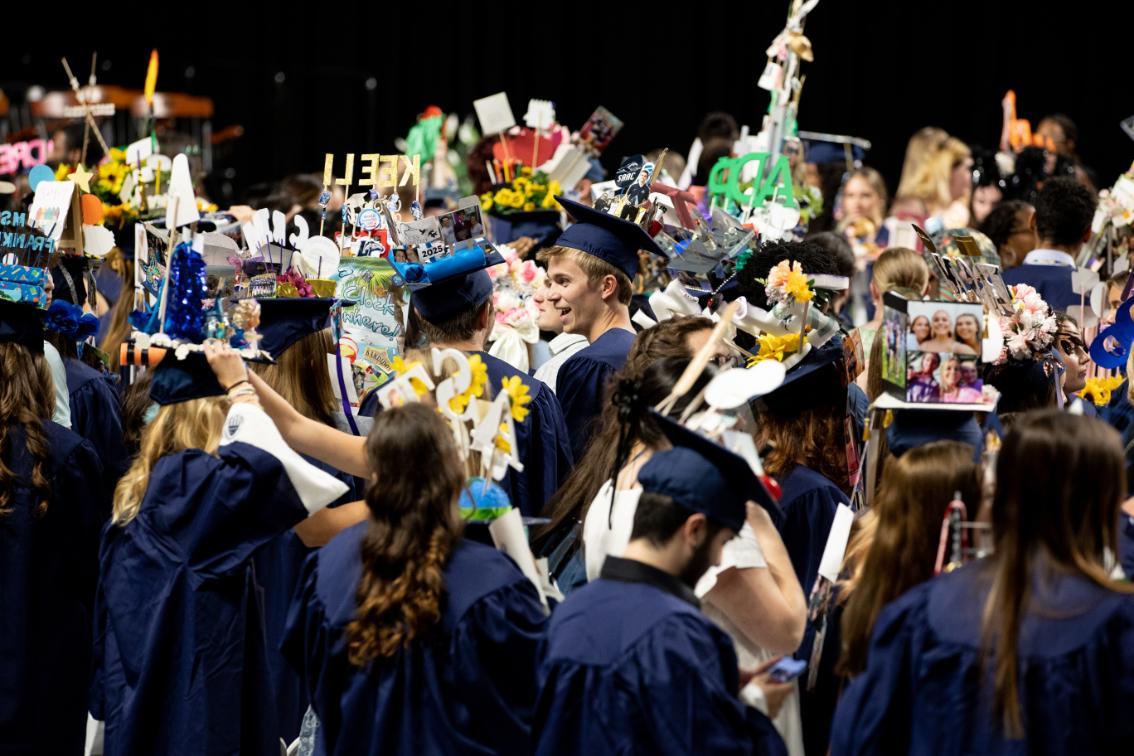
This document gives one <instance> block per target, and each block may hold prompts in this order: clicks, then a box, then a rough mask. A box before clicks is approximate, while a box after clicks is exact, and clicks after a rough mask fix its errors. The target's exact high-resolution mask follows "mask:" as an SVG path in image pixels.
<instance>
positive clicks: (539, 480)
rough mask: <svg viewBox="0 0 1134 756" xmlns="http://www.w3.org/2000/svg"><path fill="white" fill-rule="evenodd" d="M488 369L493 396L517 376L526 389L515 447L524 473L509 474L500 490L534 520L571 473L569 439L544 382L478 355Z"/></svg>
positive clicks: (484, 353) (485, 354)
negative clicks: (527, 401) (528, 398)
mask: <svg viewBox="0 0 1134 756" xmlns="http://www.w3.org/2000/svg"><path fill="white" fill-rule="evenodd" d="M477 354H479V355H480V358H481V359H482V360H484V364H485V365H486V366H487V367H488V381H489V384H490V388H491V390H492V395H493V396H495V395H496V394H497V393H498V392H499V391H500V383H501V381H503V380H504V379H505V378H511V377H513V376H518V377H519V378H520V380H522V381H523V382H524V385H525V386H527V387H528V395H529V396H531V397H532V401H531V403H530V404H528V405H527V407H528V409H529V410H531V412H530V413H529V414H528V416H527V417H526V418H524V422H522V423H516V424H515V426H516V444H517V446H518V447H519V459H520V462H522V463H523V465H524V471H523V472H519V473H518V472H516V471H515V470H508V472H507V474H506V475H505V476H504V480H502V481H501V482H500V485H501V487H502V488H503V489H504V491H505V492H506V493H507V494H508V499H509V501H511V502H512V506H514V507H517V508H518V509H519V510H520V513H521V514H524V515H527V516H531V517H534V516H536V515H538V514H539V513H540V511H542V510H543V505H544V504H545V503H546V502H547V501H548V499H550V498H551V496H552V494H554V493H555V491H556V490H557V489H558V488H559V484H560V483H562V482H563V481H564V480H566V478H567V476H568V475H569V474H570V473H571V466H572V464H573V460H574V459H575V458H574V457H572V455H571V442H570V436H568V433H567V423H566V422H565V421H564V417H563V410H562V409H561V408H560V406H559V400H558V399H557V398H556V397H555V394H554V393H552V391H551V389H550V388H548V386H547V384H546V383H544V382H543V381H541V380H539V379H537V378H533V377H531V376H530V375H528V374H527V373H524V372H521V371H519V370H517V369H516V368H514V367H512V365H510V364H508V363H507V362H505V361H504V360H501V359H499V358H497V357H494V356H492V355H491V354H489V353H488V352H477Z"/></svg>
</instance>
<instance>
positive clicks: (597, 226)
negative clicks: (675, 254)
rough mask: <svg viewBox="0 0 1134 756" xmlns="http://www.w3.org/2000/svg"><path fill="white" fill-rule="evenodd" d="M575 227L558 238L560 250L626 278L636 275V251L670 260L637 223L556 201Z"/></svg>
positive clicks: (559, 198) (571, 201)
mask: <svg viewBox="0 0 1134 756" xmlns="http://www.w3.org/2000/svg"><path fill="white" fill-rule="evenodd" d="M555 199H556V200H557V201H558V202H559V204H560V205H562V206H563V209H564V210H566V211H567V214H568V215H570V216H571V217H572V218H573V219H574V220H575V224H574V225H573V226H571V227H570V228H568V229H567V230H566V231H564V232H563V233H562V234H560V235H559V241H557V242H556V244H558V245H559V246H561V247H568V248H569V249H577V250H579V251H580V252H585V253H586V254H588V255H591V256H593V257H597V258H598V259H600V260H602V261H604V262H607V263H610V264H611V265H613V266H614V267H616V268H618V269H619V270H621V271H622V272H623V273H625V274H626V275H627V276H628V277H630V278H634V276H636V275H638V250H640V249H644V250H646V251H648V252H652V253H654V254H655V255H658V256H660V257H662V258H663V259H667V260H668V259H669V258H668V256H667V255H666V254H665V252H664V251H663V250H662V248H661V247H659V246H658V244H657V242H655V241H654V240H653V239H651V238H650V235H649V234H647V233H646V231H645V229H643V228H642V227H641V226H639V225H638V224H637V223H631V222H630V221H626V220H622V219H621V218H616V217H615V216H613V215H611V214H610V213H604V212H603V211H601V210H595V209H594V208H593V207H587V206H586V205H583V204H580V203H578V202H574V201H573V200H569V199H566V198H564V197H556V198H555Z"/></svg>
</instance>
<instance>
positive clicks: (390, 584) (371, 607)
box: [346, 403, 465, 667]
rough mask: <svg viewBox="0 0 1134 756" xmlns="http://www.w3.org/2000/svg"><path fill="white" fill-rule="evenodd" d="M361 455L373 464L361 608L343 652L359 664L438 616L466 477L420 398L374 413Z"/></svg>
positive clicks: (408, 639)
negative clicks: (363, 453) (418, 400)
mask: <svg viewBox="0 0 1134 756" xmlns="http://www.w3.org/2000/svg"><path fill="white" fill-rule="evenodd" d="M366 456H367V458H368V459H369V461H370V467H371V469H372V470H373V477H372V478H371V481H370V485H369V486H368V487H367V489H366V504H367V506H368V507H369V508H370V525H369V528H368V529H367V532H366V536H365V538H364V539H363V542H362V578H361V579H360V580H359V583H358V589H357V591H356V592H355V599H356V601H357V602H358V614H357V616H356V617H355V619H354V620H352V621H351V622H350V624H349V625H347V628H346V635H347V644H348V645H347V649H348V650H347V654H348V658H349V659H350V662H351V664H354V665H355V666H358V667H363V666H366V665H367V664H369V663H370V662H372V661H374V660H375V659H384V658H389V657H391V656H394V655H395V654H396V653H398V651H400V650H401V649H403V648H405V647H408V646H409V645H410V644H411V643H413V641H414V640H415V639H417V638H418V637H419V636H421V635H422V634H423V633H425V632H426V631H427V630H429V629H430V628H431V627H432V626H433V625H435V624H436V623H437V621H438V620H439V619H440V618H441V598H442V594H443V593H444V590H445V579H444V571H445V565H446V563H448V561H449V555H450V554H451V553H452V550H453V548H454V546H455V545H456V543H457V539H458V538H459V537H460V535H461V530H462V524H461V520H460V516H459V514H458V511H457V500H458V497H459V496H460V493H461V489H462V488H463V487H464V485H465V471H464V467H463V465H462V464H461V460H460V457H459V456H458V454H457V448H456V444H455V443H454V442H453V434H452V431H451V430H450V429H449V426H448V425H447V424H446V423H445V421H444V420H443V419H442V417H441V415H439V414H438V413H437V411H436V410H434V409H432V408H431V407H429V406H427V405H424V404H418V403H410V404H406V405H404V406H402V407H395V408H393V409H388V410H385V411H383V412H381V413H379V414H378V416H377V417H376V418H375V419H374V427H373V429H372V430H371V431H370V436H369V437H368V438H367V440H366Z"/></svg>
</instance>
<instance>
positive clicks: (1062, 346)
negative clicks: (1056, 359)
mask: <svg viewBox="0 0 1134 756" xmlns="http://www.w3.org/2000/svg"><path fill="white" fill-rule="evenodd" d="M1055 337H1056V339H1057V340H1058V342H1059V350H1060V351H1061V352H1063V353H1064V354H1080V353H1082V354H1087V344H1086V342H1084V341H1083V339H1082V338H1081V337H1079V336H1074V335H1072V334H1069V333H1057V334H1056V335H1055Z"/></svg>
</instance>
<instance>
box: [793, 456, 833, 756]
mask: <svg viewBox="0 0 1134 756" xmlns="http://www.w3.org/2000/svg"><path fill="white" fill-rule="evenodd" d="M780 489H781V491H782V496H781V498H780V509H781V511H782V512H783V521H782V522H781V524H780V535H781V536H782V537H783V540H784V546H785V547H786V548H787V552H788V556H789V557H790V558H791V564H792V567H794V568H795V574H796V577H798V578H799V583H800V586H801V587H802V588H803V595H804V596H808V597H809V596H810V595H811V588H812V586H813V585H814V584H815V580H816V578H817V577H818V576H819V562H820V561H821V560H822V558H823V550H824V548H826V546H827V536H828V535H830V532H831V523H832V522H834V519H835V510H836V509H838V506H839V504H840V503H841V504H847V503H849V500H848V498H847V496H846V494H844V493H843V492H842V490H840V489H839V487H838V486H836V485H835V484H834V483H832V482H831V481H830V480H828V479H827V478H826V477H824V476H823V475H821V474H820V473H817V472H815V471H814V470H812V469H811V468H810V467H805V466H804V465H796V466H795V467H794V468H792V471H791V472H790V473H788V474H787V475H786V476H785V477H784V479H783V480H781V481H780ZM839 612H841V609H840V608H838V607H836V608H835V614H836V615H837V614H838V613H839ZM815 630H816V628H815V627H814V626H813V625H812V624H811V623H808V625H807V628H806V630H805V631H804V634H803V642H802V643H801V644H800V647H799V649H798V650H797V651H796V652H795V657H796V658H797V659H801V660H803V661H806V662H810V659H811V648H812V646H813V644H814V642H815ZM838 649H839V634H838V617H837V616H832V617H830V618H829V620H828V625H827V637H826V640H825V641H824V644H823V659H824V663H823V664H821V665H820V670H819V677H818V678H817V680H816V684H815V688H814V690H811V691H808V690H806V689H805V686H804V685H803V684H801V685H800V696H799V713H800V718H801V719H802V721H803V737H804V744H805V746H806V749H807V751H808V753H811V752H812V751H815V752H817V753H821V752H823V751H824V750H825V749H826V743H827V738H828V730H829V726H830V718H831V713H832V712H833V710H834V703H835V698H836V697H837V694H838V680H837V679H836V678H835V677H834V671H833V668H834V664H833V663H832V662H834V661H837V658H838Z"/></svg>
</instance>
